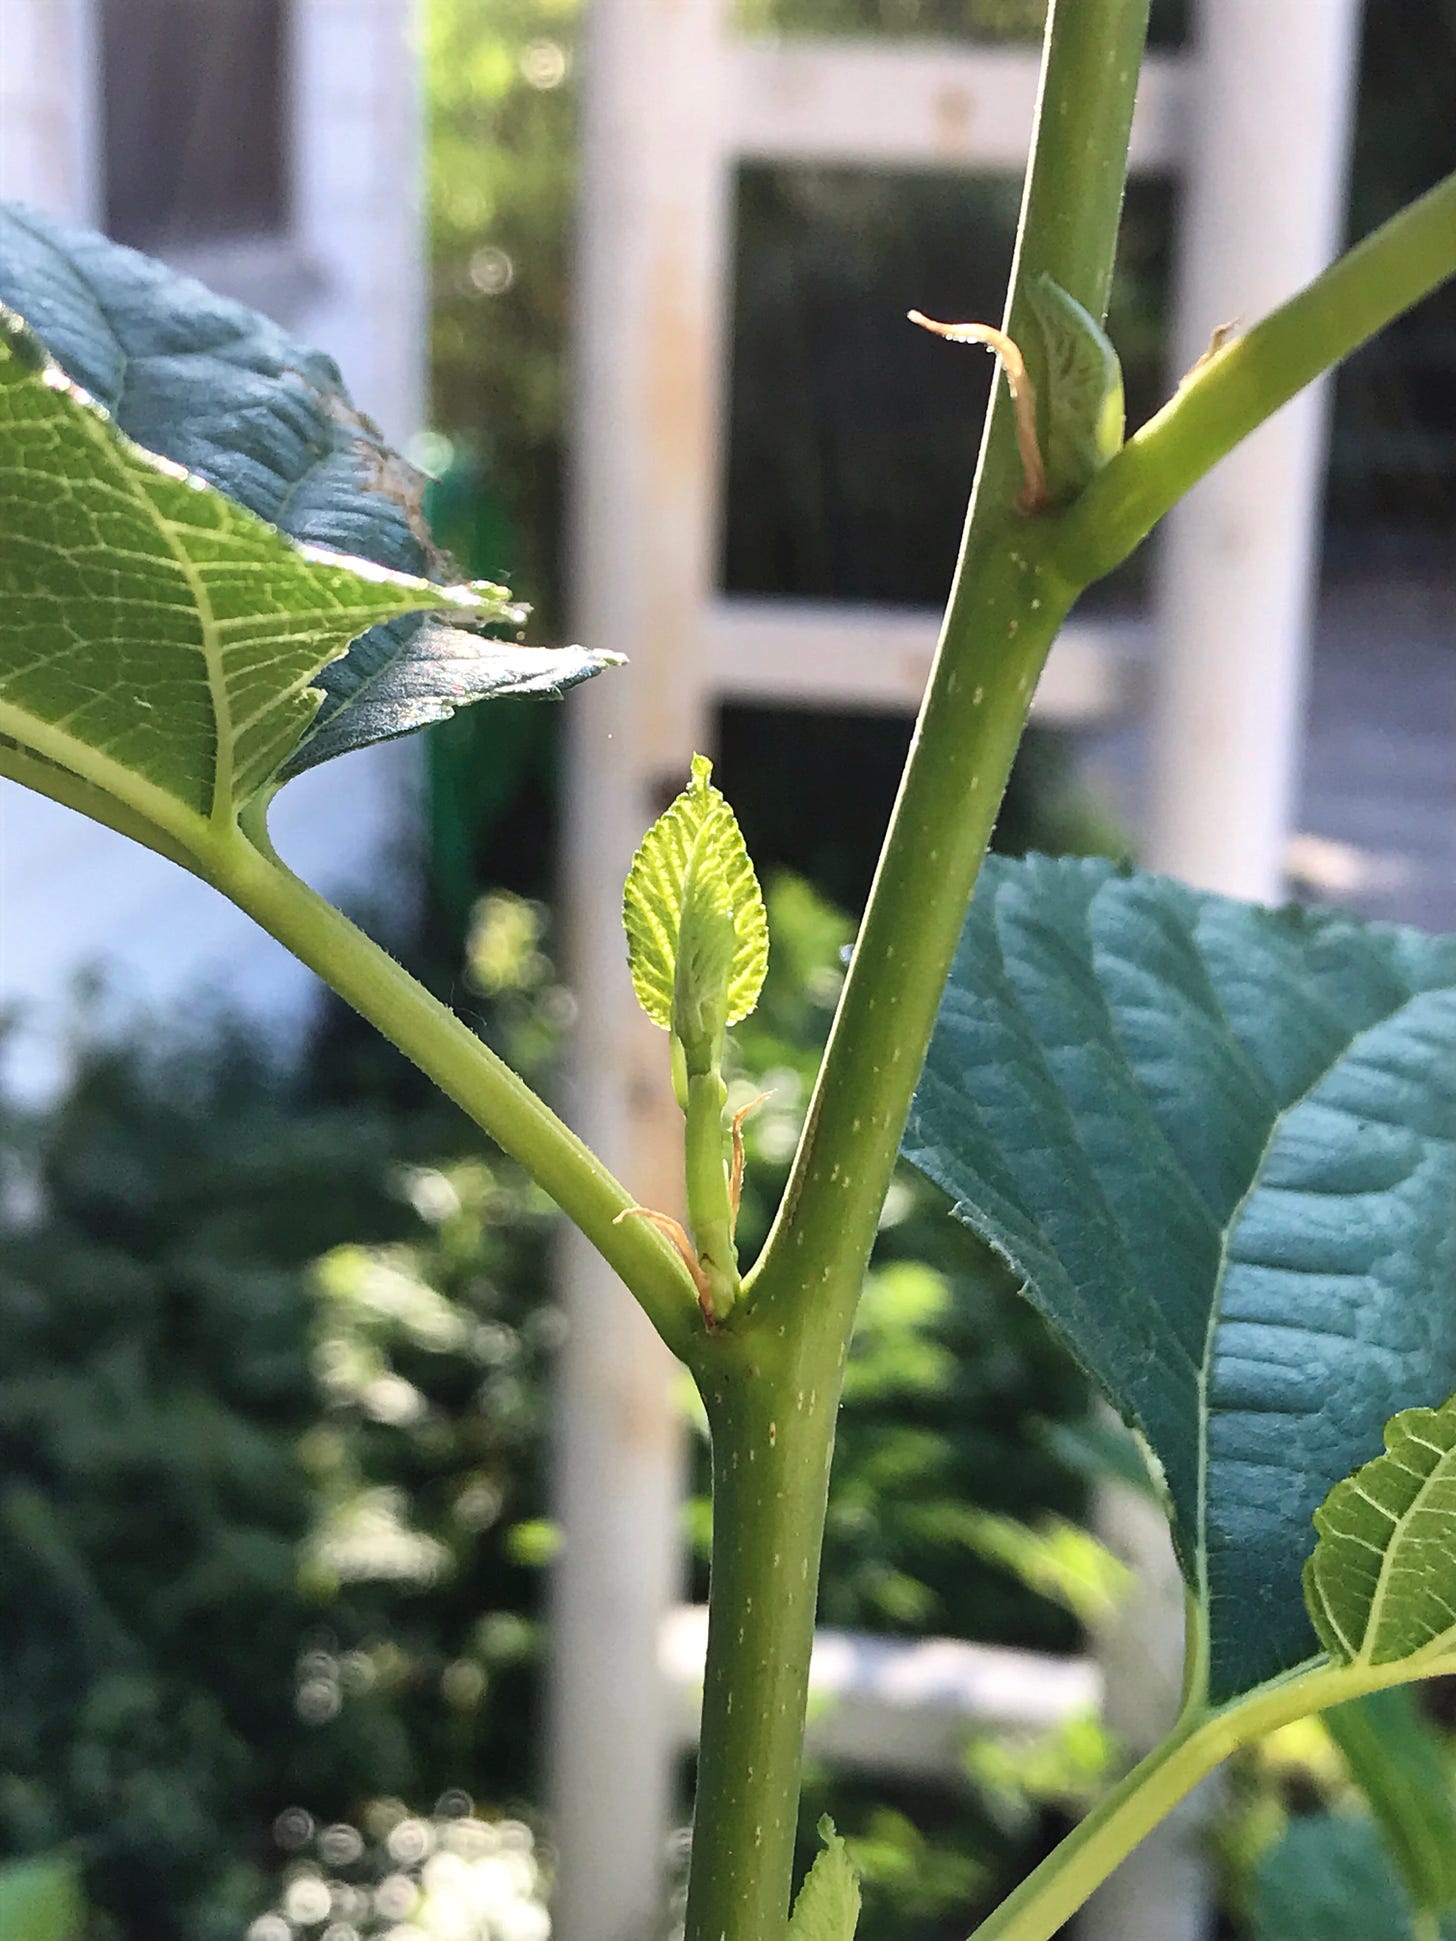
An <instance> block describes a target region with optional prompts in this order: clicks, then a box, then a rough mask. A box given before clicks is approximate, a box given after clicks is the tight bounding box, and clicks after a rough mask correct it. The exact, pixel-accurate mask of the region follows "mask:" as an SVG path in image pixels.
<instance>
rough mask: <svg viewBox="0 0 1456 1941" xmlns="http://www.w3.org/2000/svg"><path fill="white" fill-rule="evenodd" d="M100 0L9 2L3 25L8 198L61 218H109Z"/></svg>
mask: <svg viewBox="0 0 1456 1941" xmlns="http://www.w3.org/2000/svg"><path fill="white" fill-rule="evenodd" d="M96 42H97V23H96V16H95V7H94V0H5V17H4V22H3V24H0V197H3V198H4V199H5V200H6V201H15V202H30V203H34V204H35V206H36V207H37V208H39V209H44V210H46V211H47V212H48V213H49V214H50V215H53V216H65V217H67V218H69V219H70V220H71V221H72V222H87V223H93V224H99V223H100V221H101V217H102V206H101V205H102V199H103V198H102V176H101V157H100V145H101V92H100V76H99V74H98V72H97V49H96Z"/></svg>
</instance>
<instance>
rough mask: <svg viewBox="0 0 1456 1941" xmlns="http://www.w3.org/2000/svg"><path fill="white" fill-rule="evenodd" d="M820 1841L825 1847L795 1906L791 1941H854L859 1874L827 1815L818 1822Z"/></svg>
mask: <svg viewBox="0 0 1456 1941" xmlns="http://www.w3.org/2000/svg"><path fill="white" fill-rule="evenodd" d="M819 1837H820V1839H821V1840H822V1841H823V1842H824V1845H823V1847H822V1848H821V1849H820V1851H819V1852H818V1853H817V1854H816V1855H815V1856H814V1864H813V1866H812V1867H811V1868H810V1869H809V1871H808V1873H807V1874H806V1875H805V1876H804V1884H803V1886H802V1887H801V1888H800V1889H799V1895H798V1899H797V1900H796V1901H795V1902H794V1911H793V1914H792V1915H791V1916H790V1919H789V1933H788V1941H853V1935H854V1931H855V1928H856V1927H857V1926H858V1925H859V1907H860V1893H859V1871H858V1869H857V1868H856V1866H855V1864H854V1862H853V1861H852V1860H851V1859H850V1857H849V1849H848V1848H847V1847H846V1846H845V1844H844V1841H843V1839H842V1837H841V1836H840V1835H839V1834H838V1833H836V1832H835V1830H834V1822H833V1820H831V1819H830V1818H829V1816H828V1814H826V1815H825V1816H824V1818H823V1819H822V1820H820V1822H819Z"/></svg>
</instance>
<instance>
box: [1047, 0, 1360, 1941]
mask: <svg viewBox="0 0 1456 1941" xmlns="http://www.w3.org/2000/svg"><path fill="white" fill-rule="evenodd" d="M1359 12H1360V9H1359V0H1279V3H1278V4H1271V0H1204V4H1203V6H1202V7H1201V9H1200V16H1199V43H1198V48H1197V52H1196V62H1197V68H1196V72H1197V77H1198V85H1197V89H1196V92H1195V96H1194V99H1195V103H1196V105H1195V107H1194V111H1193V125H1192V129H1191V139H1192V151H1191V154H1190V158H1189V166H1188V175H1187V178H1186V181H1187V187H1186V190H1185V198H1184V206H1183V212H1182V222H1181V225H1180V229H1179V275H1178V285H1179V287H1178V290H1177V294H1176V298H1175V303H1174V317H1175V319H1176V328H1175V342H1174V353H1175V359H1176V363H1175V369H1177V370H1179V371H1182V370H1186V369H1187V368H1188V367H1189V366H1190V365H1191V364H1192V363H1193V362H1194V361H1195V359H1196V358H1197V357H1198V356H1199V355H1200V354H1201V352H1202V351H1203V350H1205V349H1206V348H1207V345H1208V340H1209V337H1210V335H1211V333H1212V332H1213V330H1214V328H1215V327H1216V326H1217V325H1219V324H1225V323H1235V324H1244V325H1247V324H1250V323H1253V322H1255V321H1257V319H1258V318H1259V317H1261V316H1262V315H1263V314H1264V313H1265V312H1266V311H1268V310H1269V309H1271V308H1273V307H1274V305H1276V304H1278V303H1280V302H1282V301H1283V300H1284V298H1286V297H1288V296H1290V295H1292V294H1293V292H1294V291H1295V290H1296V289H1298V288H1299V287H1300V285H1301V284H1303V283H1305V282H1307V281H1308V280H1309V279H1310V278H1311V277H1313V276H1315V275H1317V274H1318V272H1319V271H1320V270H1321V269H1323V268H1324V267H1325V265H1326V264H1327V263H1328V262H1329V261H1330V259H1331V258H1332V256H1333V255H1334V254H1335V252H1336V250H1337V249H1338V247H1339V243H1340V235H1341V229H1342V224H1343V213H1344V194H1345V175H1346V158H1347V154H1348V150H1349V132H1350V118H1351V111H1352V106H1353V97H1354V82H1355V73H1356V62H1357V55H1358V27H1359ZM1327 411H1328V389H1327V387H1325V386H1320V387H1318V388H1317V389H1316V390H1314V391H1312V392H1307V393H1306V394H1305V395H1304V396H1303V397H1301V398H1299V399H1298V400H1297V401H1296V402H1295V403H1293V404H1291V405H1288V406H1286V407H1285V409H1284V410H1283V411H1282V412H1281V413H1280V414H1279V416H1278V417H1277V418H1276V419H1274V420H1273V421H1272V422H1271V423H1270V424H1268V425H1266V426H1264V427H1263V429H1262V430H1260V431H1259V432H1257V433H1256V434H1255V435H1254V437H1252V438H1251V439H1249V440H1248V442H1247V443H1246V444H1245V445H1243V446H1241V447H1240V449H1239V450H1238V451H1237V452H1235V453H1233V455H1232V456H1231V457H1229V458H1226V459H1225V460H1224V461H1223V463H1222V464H1221V465H1220V466H1219V467H1218V468H1217V470H1216V471H1215V472H1214V473H1212V474H1211V476H1210V477H1209V478H1208V479H1206V480H1205V481H1204V482H1203V484H1201V485H1200V486H1198V487H1197V488H1196V490H1195V491H1194V492H1193V493H1191V494H1190V495H1189V497H1188V498H1187V499H1186V500H1185V501H1184V503H1183V504H1182V505H1181V506H1180V507H1179V508H1178V510H1177V511H1176V512H1175V513H1174V514H1173V516H1172V518H1171V519H1170V520H1169V522H1168V530H1167V533H1166V535H1165V537H1164V540H1163V545H1164V553H1163V557H1162V561H1161V567H1160V573H1159V588H1158V609H1159V612H1158V623H1159V624H1158V634H1159V651H1158V656H1157V659H1156V661H1155V663H1154V666H1155V692H1154V706H1153V716H1152V723H1151V731H1150V733H1151V748H1150V753H1151V768H1152V789H1151V797H1150V804H1149V815H1148V861H1149V863H1150V864H1151V865H1152V867H1153V868H1155V869H1161V870H1166V871H1168V872H1169V873H1170V874H1173V875H1176V876H1181V877H1183V878H1184V879H1186V880H1187V881H1190V882H1192V883H1195V884H1197V885H1198V886H1199V887H1201V888H1204V889H1212V890H1219V891H1222V892H1224V893H1226V894H1229V895H1235V896H1247V897H1253V898H1260V899H1262V898H1273V897H1278V896H1279V895H1280V894H1281V893H1282V890H1283V880H1284V853H1285V847H1286V844H1287V842H1288V838H1289V833H1290V814H1291V806H1292V801H1293V794H1294V788H1295V784H1296V781H1297V765H1298V755H1299V746H1300V740H1301V722H1300V716H1301V709H1302V704H1303V696H1304V681H1305V668H1306V662H1307V657H1308V646H1309V630H1310V613H1311V605H1312V601H1313V594H1314V578H1315V569H1316V561H1317V552H1318V537H1319V514H1320V504H1321V487H1322V477H1323V463H1324V455H1325V430H1326V420H1327ZM1110 1525H1111V1527H1110V1528H1109V1531H1108V1534H1109V1535H1110V1537H1111V1538H1112V1540H1113V1541H1114V1543H1117V1544H1118V1545H1119V1546H1120V1547H1122V1548H1123V1549H1124V1551H1125V1552H1126V1553H1131V1554H1132V1555H1133V1556H1135V1557H1137V1558H1138V1560H1139V1563H1140V1568H1141V1571H1142V1578H1141V1582H1140V1586H1139V1590H1138V1592H1137V1594H1136V1597H1135V1600H1134V1602H1133V1604H1132V1605H1131V1606H1130V1608H1129V1610H1128V1611H1127V1613H1126V1614H1125V1616H1124V1618H1123V1620H1122V1622H1121V1624H1120V1625H1119V1626H1118V1627H1117V1629H1116V1630H1115V1632H1114V1633H1113V1634H1112V1635H1111V1636H1110V1637H1109V1638H1108V1639H1107V1640H1105V1641H1104V1644H1103V1647H1102V1656H1103V1662H1104V1667H1105V1670H1106V1674H1107V1703H1106V1716H1107V1720H1108V1723H1109V1724H1110V1725H1111V1727H1112V1729H1113V1730H1114V1731H1116V1732H1119V1733H1120V1734H1121V1735H1122V1736H1123V1737H1124V1738H1125V1739H1126V1740H1127V1742H1128V1744H1129V1746H1130V1749H1131V1750H1132V1751H1133V1752H1141V1751H1144V1750H1146V1749H1147V1747H1148V1746H1149V1745H1151V1744H1152V1743H1154V1742H1155V1741H1156V1740H1157V1739H1158V1738H1159V1737H1160V1736H1161V1734H1162V1733H1163V1731H1165V1730H1166V1728H1167V1726H1168V1724H1169V1722H1170V1718H1171V1712H1172V1709H1173V1708H1174V1706H1175V1705H1176V1699H1177V1691H1176V1686H1173V1687H1172V1688H1171V1689H1170V1686H1169V1681H1168V1680H1167V1678H1166V1677H1160V1676H1158V1675H1157V1672H1156V1667H1157V1666H1158V1665H1159V1664H1160V1663H1161V1662H1163V1661H1165V1660H1166V1659H1167V1658H1168V1655H1169V1645H1170V1643H1171V1642H1172V1641H1174V1640H1176V1639H1177V1637H1178V1636H1179V1635H1180V1633H1181V1603H1182V1598H1181V1587H1180V1585H1179V1581H1178V1575H1177V1571H1176V1567H1175V1565H1174V1563H1173V1559H1172V1555H1171V1552H1170V1550H1169V1546H1168V1543H1167V1537H1166V1532H1165V1530H1164V1528H1163V1519H1162V1516H1161V1514H1160V1513H1159V1512H1158V1511H1156V1510H1154V1509H1152V1508H1151V1507H1150V1506H1147V1505H1144V1504H1140V1503H1130V1502H1129V1503H1120V1504H1118V1505H1117V1506H1116V1507H1115V1509H1114V1510H1113V1512H1112V1515H1111V1518H1110ZM1206 1816H1207V1807H1206V1802H1205V1803H1204V1805H1203V1806H1202V1807H1200V1805H1199V1803H1198V1801H1197V1799H1196V1796H1195V1800H1194V1801H1193V1802H1191V1803H1190V1810H1188V1811H1186V1812H1184V1813H1182V1814H1180V1815H1174V1816H1173V1817H1172V1818H1171V1819H1170V1820H1169V1821H1167V1822H1165V1824H1164V1825H1163V1826H1162V1827H1160V1828H1159V1829H1158V1830H1157V1831H1156V1832H1155V1833H1154V1834H1153V1835H1152V1836H1151V1837H1150V1839H1149V1840H1148V1841H1146V1842H1145V1843H1144V1845H1143V1846H1142V1847H1140V1848H1139V1850H1138V1852H1137V1853H1136V1854H1135V1855H1134V1856H1133V1857H1132V1858H1131V1859H1130V1860H1128V1861H1127V1862H1126V1863H1125V1864H1124V1865H1123V1866H1122V1867H1121V1868H1119V1870H1118V1871H1117V1873H1116V1874H1114V1875H1113V1877H1112V1879H1111V1880H1109V1881H1108V1883H1107V1884H1106V1886H1105V1887H1103V1888H1102V1889H1101V1891H1100V1892H1099V1893H1097V1894H1096V1895H1094V1896H1093V1898H1092V1900H1091V1901H1090V1902H1089V1903H1088V1906H1087V1909H1086V1911H1085V1912H1084V1914H1083V1915H1082V1917H1081V1920H1080V1921H1079V1923H1078V1929H1077V1931H1078V1934H1079V1936H1080V1937H1081V1941H1199V1937H1201V1936H1203V1935H1205V1934H1206V1933H1208V1932H1209V1931H1210V1928H1211V1916H1210V1908H1211V1897H1210V1895H1209V1892H1208V1887H1207V1863H1206V1860H1205V1859H1204V1856H1203V1854H1202V1852H1201V1843H1202V1835H1203V1832H1204V1827H1205V1824H1206Z"/></svg>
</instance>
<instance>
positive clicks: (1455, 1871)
mask: <svg viewBox="0 0 1456 1941" xmlns="http://www.w3.org/2000/svg"><path fill="white" fill-rule="evenodd" d="M1337 1487H1338V1486H1337ZM1324 1722H1325V1727H1326V1729H1327V1730H1328V1732H1329V1734H1330V1737H1331V1738H1332V1739H1333V1740H1334V1742H1335V1744H1336V1745H1337V1746H1338V1747H1339V1748H1340V1751H1341V1752H1342V1753H1343V1754H1344V1756H1345V1763H1346V1764H1347V1765H1348V1766H1349V1768H1350V1775H1351V1777H1352V1778H1353V1779H1354V1781H1355V1783H1356V1784H1357V1785H1358V1786H1359V1788H1360V1790H1361V1792H1362V1793H1363V1794H1364V1795H1365V1798H1366V1801H1367V1802H1368V1804H1369V1807H1370V1810H1371V1812H1372V1813H1373V1814H1374V1816H1375V1819H1376V1823H1377V1824H1378V1825H1379V1827H1380V1831H1381V1833H1382V1834H1383V1835H1384V1838H1385V1844H1386V1847H1387V1849H1388V1851H1389V1853H1390V1857H1391V1860H1392V1861H1393V1862H1394V1864H1395V1866H1396V1868H1397V1869H1398V1871H1399V1873H1400V1877H1401V1879H1402V1880H1403V1881H1404V1882H1405V1884H1406V1888H1407V1890H1408V1891H1409V1893H1410V1897H1411V1900H1412V1902H1413V1903H1414V1905H1415V1906H1416V1907H1419V1908H1430V1909H1432V1910H1434V1911H1437V1912H1439V1911H1441V1910H1443V1909H1445V1908H1448V1907H1452V1906H1456V1800H1453V1798H1452V1791H1451V1775H1450V1772H1449V1770H1448V1764H1447V1756H1446V1741H1445V1735H1444V1734H1443V1733H1442V1732H1441V1731H1439V1730H1438V1728H1437V1727H1436V1726H1435V1725H1433V1724H1432V1723H1431V1722H1430V1720H1428V1719H1427V1718H1426V1716H1425V1714H1424V1713H1423V1712H1422V1711H1421V1708H1420V1699H1419V1697H1418V1696H1417V1694H1416V1692H1415V1691H1414V1690H1413V1689H1412V1688H1411V1687H1410V1686H1409V1685H1396V1686H1392V1687H1391V1689H1390V1690H1389V1691H1385V1692H1370V1693H1367V1694H1366V1696H1365V1697H1364V1698H1355V1699H1351V1700H1350V1701H1349V1703H1348V1704H1346V1705H1335V1706H1332V1707H1331V1708H1330V1710H1329V1711H1328V1712H1326V1713H1325V1715H1324Z"/></svg>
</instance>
